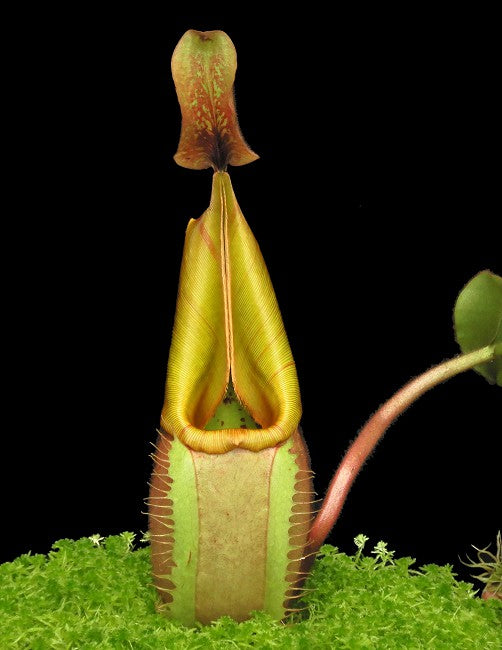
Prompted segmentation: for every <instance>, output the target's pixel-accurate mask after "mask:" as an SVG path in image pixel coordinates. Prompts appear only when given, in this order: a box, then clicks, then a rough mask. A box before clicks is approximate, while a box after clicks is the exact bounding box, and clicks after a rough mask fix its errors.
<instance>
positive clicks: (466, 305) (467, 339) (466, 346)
mask: <svg viewBox="0 0 502 650" xmlns="http://www.w3.org/2000/svg"><path fill="white" fill-rule="evenodd" d="M453 320H454V328H455V339H456V341H457V343H458V344H459V346H460V349H461V350H462V352H464V353H468V352H472V351H473V350H477V349H479V348H482V347H484V346H486V345H493V346H495V354H496V358H495V359H493V360H492V361H490V362H488V363H485V364H482V365H480V366H476V367H475V370H476V372H478V373H479V374H480V375H482V376H483V377H484V378H485V379H486V380H487V381H488V382H489V383H490V384H498V385H499V386H502V358H501V356H500V350H501V347H502V277H500V276H498V275H496V274H495V273H492V272H491V271H488V270H484V271H481V272H480V273H478V274H477V275H475V276H474V277H473V278H472V279H471V280H470V281H469V282H468V283H467V284H466V285H465V287H464V288H463V289H462V291H461V292H460V293H459V295H458V298H457V300H456V303H455V308H454V312H453Z"/></svg>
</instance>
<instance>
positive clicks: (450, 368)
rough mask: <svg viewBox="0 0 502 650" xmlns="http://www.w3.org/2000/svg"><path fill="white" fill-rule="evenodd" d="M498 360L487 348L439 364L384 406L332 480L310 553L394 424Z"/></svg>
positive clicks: (351, 449)
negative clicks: (433, 393)
mask: <svg viewBox="0 0 502 650" xmlns="http://www.w3.org/2000/svg"><path fill="white" fill-rule="evenodd" d="M495 356H496V351H495V346H494V345H487V346H486V347H484V348H481V349H479V350H475V351H474V352H469V353H468V354H462V355H460V356H458V357H455V358H453V359H450V360H449V361H445V362H444V363H440V364H439V365H437V366H434V367H433V368H431V369H430V370H427V372H424V373H423V374H422V375H419V376H418V377H416V378H415V379H412V380H411V381H410V382H409V383H407V384H406V385H405V386H403V388H401V389H400V390H398V391H397V393H395V394H394V395H393V396H392V397H391V398H390V399H389V400H387V402H385V403H384V404H382V406H381V407H380V408H379V409H378V411H377V412H376V413H375V414H374V415H372V416H371V417H370V419H369V420H368V421H367V422H366V424H365V425H364V427H363V428H362V429H361V432H360V433H359V435H358V436H357V438H356V439H355V440H354V442H353V443H352V444H351V446H350V447H349V449H348V450H347V453H346V454H345V456H344V458H343V459H342V462H341V463H340V465H339V467H338V469H337V471H336V474H335V475H334V476H333V478H332V479H331V483H330V484H329V487H328V491H327V493H326V497H325V499H324V501H323V504H322V507H321V509H320V511H319V513H318V514H317V517H316V518H315V520H314V523H313V525H312V529H311V531H310V537H309V550H311V551H313V552H316V551H318V550H319V548H320V547H321V545H322V544H323V543H324V540H325V539H326V537H327V536H328V534H329V532H330V530H331V528H332V527H333V526H334V524H335V522H336V520H337V519H338V517H339V515H340V512H341V510H342V507H343V504H344V503H345V500H346V498H347V495H348V493H349V490H350V488H351V487H352V483H353V482H354V479H355V478H356V476H357V474H358V472H359V470H360V469H361V467H362V466H363V465H364V463H365V461H366V459H367V458H368V456H369V455H370V454H371V452H372V451H373V449H374V448H375V446H376V445H377V443H378V441H379V440H380V439H381V438H382V437H383V435H384V433H385V432H386V431H387V429H388V428H389V426H390V425H391V424H392V423H393V422H394V420H395V419H396V418H397V417H398V416H399V415H401V413H403V412H404V411H405V410H406V409H407V408H408V406H410V405H411V404H413V402H415V401H416V400H417V399H418V398H419V397H420V396H421V395H423V394H424V393H425V392H427V391H428V390H429V389H431V388H434V386H437V385H438V384H441V383H442V382H444V381H446V380H447V379H450V378H451V377H454V376H455V375H458V374H459V373H461V372H464V371H465V370H469V369H470V368H473V367H474V366H477V365H479V364H481V363H485V362H487V361H491V360H492V359H494V358H495Z"/></svg>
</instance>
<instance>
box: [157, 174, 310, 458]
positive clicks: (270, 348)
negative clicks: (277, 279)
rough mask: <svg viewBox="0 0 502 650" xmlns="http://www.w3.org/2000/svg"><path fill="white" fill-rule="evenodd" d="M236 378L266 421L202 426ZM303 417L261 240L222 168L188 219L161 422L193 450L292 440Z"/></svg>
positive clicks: (241, 395)
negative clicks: (203, 206) (200, 210)
mask: <svg viewBox="0 0 502 650" xmlns="http://www.w3.org/2000/svg"><path fill="white" fill-rule="evenodd" d="M230 383H232V385H233V387H234V389H235V393H236V395H237V397H238V399H239V401H240V402H241V404H242V405H243V406H244V407H245V408H246V410H247V411H248V412H249V414H250V415H251V417H252V418H253V420H254V421H255V422H256V423H257V425H258V426H259V427H260V428H256V429H251V428H222V429H217V430H213V431H208V430H207V429H206V425H207V423H208V422H209V420H210V419H211V418H212V417H213V415H214V413H215V411H216V409H217V407H218V405H219V404H220V403H221V401H222V400H223V399H224V397H225V394H226V390H227V387H228V386H229V384H230ZM300 417H301V400H300V391H299V387H298V378H297V374H296V367H295V362H294V360H293V356H292V353H291V349H290V347H289V342H288V339H287V336H286V332H285V329H284V325H283V322H282V318H281V314H280V311H279V307H278V305H277V300H276V297H275V293H274V290H273V287H272V283H271V281H270V277H269V275H268V272H267V268H266V266H265V262H264V260H263V257H262V254H261V251H260V248H259V246H258V243H257V242H256V240H255V238H254V236H253V233H252V232H251V230H250V228H249V226H248V224H247V223H246V220H245V219H244V216H243V215H242V212H241V211H240V208H239V206H238V204H237V200H236V198H235V195H234V192H233V189H232V185H231V182H230V177H229V176H228V174H227V173H226V172H216V173H215V174H214V176H213V187H212V194H211V203H210V206H209V208H208V209H207V210H206V212H205V213H204V214H203V215H202V216H201V217H200V218H199V219H196V220H191V221H190V223H189V225H188V228H187V234H186V240H185V249H184V252H183V261H182V266H181V274H180V283H179V290H178V302H177V306H176V318H175V325H174V331H173V340H172V345H171V352H170V356H169V363H168V373H167V382H166V398H165V403H164V408H163V410H162V418H161V423H162V427H163V429H164V430H165V431H166V432H168V433H170V434H172V435H175V436H176V437H177V438H179V440H180V441H181V442H182V443H183V444H184V445H186V446H187V447H189V448H190V449H193V450H196V451H204V452H207V453H217V454H218V453H225V452H227V451H230V450H231V449H235V448H242V449H248V450H251V451H260V450H261V449H265V448H267V447H273V446H275V445H277V444H279V443H281V442H283V441H285V440H287V439H288V438H289V437H290V436H291V435H292V434H293V433H294V431H295V430H296V428H297V426H298V424H299V421H300Z"/></svg>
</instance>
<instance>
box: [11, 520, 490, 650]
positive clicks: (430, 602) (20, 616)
mask: <svg viewBox="0 0 502 650" xmlns="http://www.w3.org/2000/svg"><path fill="white" fill-rule="evenodd" d="M133 539H134V535H132V534H131V533H123V534H122V535H119V536H114V537H109V538H107V539H106V540H103V539H99V538H98V537H97V536H95V537H94V541H92V540H91V539H87V538H85V539H80V540H78V541H72V540H60V541H59V542H57V543H56V544H54V547H53V550H52V551H51V552H50V553H49V555H48V556H44V555H33V556H32V555H23V556H21V557H19V558H17V559H16V560H14V561H13V562H8V563H6V564H3V565H1V566H0V648H6V649H7V648H8V649H10V648H13V649H14V648H15V649H17V648H30V650H42V649H46V648H47V649H49V648H50V649H51V650H53V649H59V648H61V649H62V648H65V649H70V648H76V649H77V648H78V650H84V649H86V648H100V649H102V650H105V649H106V648H152V649H159V650H160V649H164V648H176V650H183V649H185V648H186V649H188V648H190V649H191V648H218V649H219V648H281V649H283V648H285V649H287V648H294V649H295V650H301V649H305V650H315V649H330V650H331V649H332V648H350V649H356V648H357V649H360V648H361V649H362V648H399V649H402V648H426V647H427V648H435V649H441V648H455V650H461V649H463V648H465V649H467V648H468V649H469V650H476V649H479V650H489V649H490V648H497V649H500V648H502V642H501V623H502V602H501V601H497V600H489V601H482V600H481V599H479V598H476V597H474V594H475V591H474V589H473V587H472V585H470V584H467V583H462V582H456V580H455V578H454V577H453V575H452V572H451V568H450V567H448V566H445V567H440V566H436V565H428V566H426V567H423V568H422V570H421V571H414V570H412V569H410V565H411V564H412V560H411V559H409V558H401V559H398V560H394V559H393V553H392V552H390V551H388V550H387V548H386V546H385V544H382V543H379V544H378V545H377V546H376V547H375V549H374V551H372V553H371V554H369V555H368V556H364V555H363V553H362V546H363V543H364V541H365V540H364V538H363V537H362V536H360V537H359V538H358V543H359V546H360V549H359V551H358V552H357V553H356V555H355V556H353V557H350V556H347V555H345V554H343V553H339V552H338V551H337V549H335V548H333V547H331V546H324V547H323V549H322V554H321V556H320V557H319V559H318V560H317V561H316V564H315V567H314V571H313V574H312V577H311V579H310V581H309V583H308V585H307V586H308V587H309V588H311V589H313V591H312V592H310V593H309V595H308V597H305V600H304V605H305V607H307V610H306V611H305V612H303V613H302V614H297V615H296V616H297V618H296V620H294V621H292V622H291V623H289V624H287V625H283V624H277V623H274V622H273V621H271V620H270V618H269V617H268V616H266V615H265V614H263V613H257V614H256V615H255V616H254V618H252V619H251V620H249V621H246V622H244V623H235V622H234V621H232V620H230V619H228V618H222V619H220V620H219V621H217V622H216V623H214V624H213V625H211V626H207V627H201V628H199V629H197V628H195V629H188V628H185V627H183V626H182V625H179V624H176V623H172V622H169V621H168V620H166V619H164V618H163V617H162V616H160V615H159V614H157V613H156V611H155V603H156V595H155V591H154V589H153V587H152V586H151V580H150V561H149V548H148V547H144V548H139V549H137V550H133V547H132V543H133Z"/></svg>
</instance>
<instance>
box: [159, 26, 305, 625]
mask: <svg viewBox="0 0 502 650" xmlns="http://www.w3.org/2000/svg"><path fill="white" fill-rule="evenodd" d="M235 67H236V58H235V50H234V48H233V45H232V43H231V41H230V39H229V38H228V36H226V34H223V32H195V31H193V30H191V31H189V32H187V33H186V34H185V36H184V37H183V38H182V39H181V41H180V43H179V44H178V46H177V48H176V51H175V55H174V57H173V76H174V78H175V80H176V88H177V92H178V98H179V100H180V104H181V108H182V115H183V128H182V138H181V141H180V149H179V150H178V154H177V161H178V162H179V163H180V164H182V165H183V166H186V167H192V168H195V169H200V168H204V167H208V166H213V168H214V169H215V172H214V175H213V183H212V193H211V201H210V205H209V208H208V209H207V210H206V211H205V212H204V214H203V215H202V216H201V217H200V218H199V219H195V220H191V221H190V223H189V224H188V228H187V233H186V239H185V247H184V251H183V259H182V265H181V273H180V280H179V290H178V300H177V305H176V316H175V324H174V330H173V337H172V343H171V350H170V354H169V362H168V370H167V380H166V392H165V402H164V407H163V409H162V415H161V428H160V430H159V437H158V440H157V443H156V451H155V453H154V454H153V458H154V463H155V465H154V470H153V474H152V480H151V491H150V496H149V517H150V532H151V548H152V564H153V575H154V581H155V585H156V587H157V590H158V593H159V595H160V599H161V604H160V605H159V609H160V610H161V611H162V612H164V613H165V614H166V615H167V616H169V617H170V618H173V619H175V620H178V621H181V622H182V623H184V624H186V625H193V624H194V623H195V622H196V621H199V622H202V623H208V622H210V621H213V620H215V619H216V618H218V617H219V616H222V615H229V616H231V617H233V618H234V619H236V620H239V621H240V620H244V619H246V618H248V617H249V615H250V614H251V612H252V611H253V610H265V611H267V612H268V613H270V614H271V615H272V616H274V617H275V618H276V619H277V620H281V619H283V618H284V617H285V616H286V615H287V613H288V612H290V611H292V610H294V609H295V608H296V605H295V603H296V600H297V599H298V598H299V597H300V596H301V594H302V584H303V581H304V578H305V575H306V570H307V569H308V564H309V558H307V557H306V555H307V553H306V550H305V549H306V546H307V542H308V533H309V529H310V525H311V515H312V507H311V506H312V499H313V496H312V494H313V492H312V475H311V470H310V463H309V457H308V452H307V448H306V446H305V442H304V440H303V437H302V435H301V433H300V430H299V422H300V417H301V401H300V391H299V387H298V379H297V374H296V368H295V363H294V360H293V356H292V353H291V349H290V346H289V343H288V339H287V336H286V332H285V329H284V325H283V322H282V318H281V314H280V311H279V307H278V305H277V300H276V297H275V293H274V290H273V287H272V283H271V280H270V277H269V274H268V271H267V268H266V265H265V262H264V260H263V257H262V254H261V251H260V248H259V246H258V243H257V242H256V240H255V238H254V236H253V233H252V232H251V229H250V228H249V226H248V224H247V222H246V220H245V218H244V216H243V214H242V212H241V210H240V208H239V205H238V203H237V200H236V198H235V194H234V191H233V189H232V185H231V182H230V177H229V175H228V173H227V172H226V171H225V168H226V165H227V164H244V163H245V162H250V161H251V160H253V159H255V158H256V157H257V156H256V155H255V154H253V152H251V150H250V149H249V148H248V147H247V145H245V143H244V141H243V139H242V136H241V134H240V130H239V128H238V124H237V119H236V117H235V107H234V104H233V90H232V86H233V78H234V74H235ZM197 107H198V109H197ZM198 113H200V115H199V114H198ZM202 118H204V119H202ZM285 263H286V261H285Z"/></svg>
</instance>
